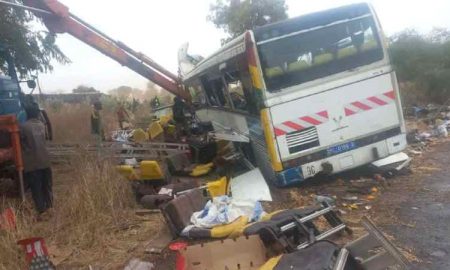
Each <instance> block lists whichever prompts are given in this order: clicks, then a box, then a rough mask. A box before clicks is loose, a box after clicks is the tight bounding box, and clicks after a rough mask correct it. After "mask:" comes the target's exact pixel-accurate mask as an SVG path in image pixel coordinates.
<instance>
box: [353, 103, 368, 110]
mask: <svg viewBox="0 0 450 270" xmlns="http://www.w3.org/2000/svg"><path fill="white" fill-rule="evenodd" d="M352 105H353V106H355V107H358V108H359V109H361V110H364V111H367V110H370V109H372V107H370V106H367V105H366V104H364V103H362V102H360V101H355V102H352Z"/></svg>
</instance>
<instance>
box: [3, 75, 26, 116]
mask: <svg viewBox="0 0 450 270" xmlns="http://www.w3.org/2000/svg"><path fill="white" fill-rule="evenodd" d="M21 95H22V94H21V92H20V86H19V83H18V82H17V81H15V80H13V79H12V78H11V77H9V76H5V75H0V115H8V114H14V115H16V117H17V120H18V121H19V122H20V123H23V122H24V121H25V120H26V114H25V111H24V109H23V106H22V104H21Z"/></svg>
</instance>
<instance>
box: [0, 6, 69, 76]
mask: <svg viewBox="0 0 450 270" xmlns="http://www.w3.org/2000/svg"><path fill="white" fill-rule="evenodd" d="M9 2H14V3H17V4H22V1H20V0H12V1H9ZM38 22H39V20H38V19H36V17H34V16H33V15H32V14H31V13H29V12H28V11H24V10H21V9H18V8H12V7H9V6H6V5H3V4H0V46H2V47H6V48H7V49H8V50H9V52H10V54H11V55H12V57H13V58H14V60H15V64H16V69H17V71H18V72H19V74H20V76H21V77H25V76H26V75H27V74H28V72H30V71H39V72H48V71H52V70H53V66H52V62H51V61H52V60H53V59H54V60H56V61H57V62H59V63H62V64H67V63H70V60H69V58H67V57H66V56H65V55H64V53H63V52H62V51H61V50H60V49H59V47H58V46H57V45H56V44H55V35H54V34H52V33H49V32H48V31H42V30H39V31H36V25H37V24H38ZM40 28H42V27H40ZM0 69H1V70H2V71H3V72H6V66H5V59H3V58H0Z"/></svg>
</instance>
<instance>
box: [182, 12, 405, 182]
mask: <svg viewBox="0 0 450 270" xmlns="http://www.w3.org/2000/svg"><path fill="white" fill-rule="evenodd" d="M183 81H184V83H185V85H186V86H187V87H188V89H189V91H190V92H191V95H192V96H193V100H194V102H197V103H199V104H201V109H200V110H198V112H197V114H198V116H199V117H200V119H202V120H205V121H206V120H210V121H212V122H213V125H214V127H215V128H217V129H221V128H229V129H233V130H234V131H236V132H238V133H240V134H242V135H244V136H246V137H248V138H249V141H250V143H249V147H248V148H249V149H251V151H247V152H251V154H250V155H252V156H253V160H254V162H255V163H256V165H257V166H258V167H259V168H260V169H261V171H262V172H263V174H264V176H265V177H266V178H267V179H268V180H270V181H273V182H274V183H275V184H276V185H278V186H287V185H291V184H295V183H298V182H300V181H303V180H304V179H307V178H310V177H313V176H314V175H316V174H318V173H321V174H332V173H337V172H341V171H345V170H348V169H352V168H355V167H358V166H361V165H364V164H368V163H370V162H373V161H375V160H378V159H381V158H384V157H387V156H389V155H392V154H395V153H398V152H400V151H402V150H403V149H404V148H405V147H406V135H405V125H404V120H403V115H402V110H401V104H400V98H399V97H400V96H399V90H398V85H397V80H396V76H395V72H394V70H393V69H392V66H391V63H390V60H389V55H388V51H387V44H386V42H385V37H384V36H383V32H382V28H381V26H380V23H379V21H378V19H377V16H376V14H375V11H374V10H373V8H372V6H371V5H369V4H366V3H361V4H353V5H348V6H343V7H339V8H334V9H330V10H326V11H321V12H317V13H313V14H308V15H304V16H300V17H297V18H293V19H289V20H286V21H282V22H278V23H275V24H271V25H266V26H262V27H259V28H257V29H255V30H253V31H247V32H246V33H244V34H243V35H242V36H240V37H237V38H236V39H234V40H232V41H231V42H229V43H228V44H227V45H225V46H224V47H223V48H221V49H220V50H219V51H217V52H216V53H214V54H213V55H211V56H210V57H208V58H206V59H204V60H202V61H201V62H200V63H198V64H196V65H195V67H194V68H193V69H192V70H190V71H189V72H188V73H186V75H185V76H184V78H183Z"/></svg>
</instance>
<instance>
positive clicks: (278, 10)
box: [207, 0, 288, 42]
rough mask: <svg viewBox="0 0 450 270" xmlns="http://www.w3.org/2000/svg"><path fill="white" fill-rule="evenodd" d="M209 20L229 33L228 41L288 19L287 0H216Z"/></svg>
mask: <svg viewBox="0 0 450 270" xmlns="http://www.w3.org/2000/svg"><path fill="white" fill-rule="evenodd" d="M216 1H217V2H216V3H215V4H213V5H211V7H210V12H211V14H210V15H209V16H208V18H207V19H208V20H209V21H211V22H213V23H214V24H215V25H216V27H218V28H220V29H223V30H224V31H225V33H227V34H228V35H229V37H228V39H225V40H222V42H226V41H228V40H230V39H232V38H235V37H237V36H239V35H240V34H242V33H244V32H245V31H246V30H249V29H254V28H255V27H257V26H262V25H265V24H267V23H273V22H276V21H280V20H284V19H287V17H288V15H287V13H286V11H287V6H286V3H285V0H216Z"/></svg>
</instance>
